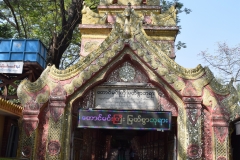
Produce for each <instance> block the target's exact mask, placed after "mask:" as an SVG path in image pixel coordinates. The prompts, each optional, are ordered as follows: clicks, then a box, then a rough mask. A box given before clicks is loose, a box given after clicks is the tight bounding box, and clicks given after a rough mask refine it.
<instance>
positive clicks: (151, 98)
mask: <svg viewBox="0 0 240 160" xmlns="http://www.w3.org/2000/svg"><path fill="white" fill-rule="evenodd" d="M95 95H96V97H95V106H96V108H98V109H129V110H157V106H158V105H157V92H156V90H154V89H139V88H131V89H129V88H128V89H123V88H102V87H99V88H97V89H96V91H95Z"/></svg>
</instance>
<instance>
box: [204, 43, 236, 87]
mask: <svg viewBox="0 0 240 160" xmlns="http://www.w3.org/2000/svg"><path fill="white" fill-rule="evenodd" d="M199 55H200V56H201V57H202V59H203V60H204V62H206V63H207V65H208V66H210V68H213V69H214V70H216V71H217V72H218V73H219V76H220V77H219V78H221V79H222V80H223V82H224V83H226V82H230V80H231V79H232V78H233V80H234V82H239V81H240V44H239V45H237V46H235V47H230V46H229V45H228V44H227V43H220V42H219V43H217V49H216V50H215V52H214V53H209V52H208V51H202V52H201V53H200V54H199Z"/></svg>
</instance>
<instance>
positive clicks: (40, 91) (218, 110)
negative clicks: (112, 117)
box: [18, 6, 239, 160]
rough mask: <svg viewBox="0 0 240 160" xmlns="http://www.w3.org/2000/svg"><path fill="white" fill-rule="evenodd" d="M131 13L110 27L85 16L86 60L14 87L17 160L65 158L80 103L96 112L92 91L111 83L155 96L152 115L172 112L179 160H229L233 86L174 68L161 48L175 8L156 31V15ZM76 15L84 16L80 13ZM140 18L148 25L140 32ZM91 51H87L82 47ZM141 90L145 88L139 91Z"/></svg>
mask: <svg viewBox="0 0 240 160" xmlns="http://www.w3.org/2000/svg"><path fill="white" fill-rule="evenodd" d="M102 7H103V6H102ZM134 7H135V8H136V10H137V9H138V10H137V11H135V10H134V9H133V8H131V6H128V7H127V6H124V8H125V10H123V13H122V14H117V16H119V17H115V21H114V19H111V16H113V15H114V14H113V15H109V22H110V20H112V21H111V23H114V24H113V26H109V25H107V24H102V22H104V21H100V20H102V19H101V14H99V15H98V16H95V15H94V14H88V15H89V16H93V17H92V18H96V19H94V21H93V24H94V25H93V24H83V25H82V26H80V29H81V31H82V34H83V35H82V37H83V39H82V42H83V43H82V45H83V46H82V48H84V47H85V48H84V51H82V52H81V53H86V55H85V56H86V57H82V58H81V60H80V61H79V62H78V63H76V64H75V65H73V66H71V67H69V68H67V69H66V70H58V69H56V68H55V67H54V66H48V67H47V68H46V69H45V71H44V72H43V73H42V75H41V76H40V78H39V79H38V80H37V81H36V82H34V83H31V82H29V81H27V80H24V81H23V82H22V83H21V84H20V86H19V88H18V97H19V99H20V100H21V103H22V105H23V106H24V110H23V121H22V122H23V128H22V133H21V138H20V139H21V141H20V143H19V144H20V145H19V157H29V158H31V159H69V157H70V155H71V146H72V143H71V142H72V137H74V136H73V135H72V134H73V132H72V131H73V128H74V127H73V126H74V125H76V124H75V122H74V121H73V116H74V114H72V113H75V116H76V111H77V109H78V107H79V102H80V103H82V104H81V106H82V107H86V108H88V107H89V106H91V107H92V108H94V107H96V106H95V104H94V103H93V99H94V92H93V89H94V88H95V87H97V86H101V85H104V83H108V85H109V83H110V86H111V85H112V86H114V83H115V82H117V83H118V85H119V86H120V87H125V86H126V85H127V86H131V87H134V86H135V87H136V86H138V87H139V86H140V87H150V88H151V87H152V88H155V89H156V92H157V94H158V103H157V105H156V106H153V108H154V107H155V109H156V110H165V111H172V114H173V115H174V116H177V158H178V159H179V160H181V159H182V160H185V159H204V158H205V159H216V160H220V159H229V149H228V145H229V136H228V125H229V121H233V120H234V119H235V118H237V117H239V106H238V105H237V101H238V98H237V93H236V90H235V89H234V87H233V86H232V83H229V85H226V86H222V85H220V84H218V83H217V81H216V80H215V78H214V76H213V74H212V73H211V71H210V70H209V69H208V68H207V67H206V68H203V67H202V66H201V65H199V66H197V67H196V68H194V69H185V68H183V67H181V66H179V65H178V64H176V63H175V62H174V60H173V59H174V55H173V53H172V51H173V49H170V50H164V49H163V48H164V47H163V46H164V45H166V43H167V44H172V42H174V39H175V36H176V33H177V31H178V28H177V27H176V24H175V26H174V25H173V22H174V17H175V16H176V15H175V12H174V11H175V8H174V7H171V8H170V11H172V12H171V13H174V16H173V17H172V20H171V21H169V19H168V20H164V21H162V23H161V24H158V23H155V22H156V19H155V20H154V18H156V15H152V17H151V16H150V13H149V15H144V14H143V13H145V12H143V11H142V10H141V8H138V7H137V6H134ZM146 7H147V6H146ZM107 8H108V9H109V8H110V9H111V6H110V7H109V6H108V7H107ZM100 9H101V6H100ZM102 9H103V10H104V9H106V8H104V7H103V8H102ZM113 9H114V7H113ZM145 9H146V8H145ZM148 9H150V10H151V9H156V8H154V7H153V8H151V6H150V8H148ZM143 10H144V8H143ZM83 11H87V12H91V11H90V10H89V9H87V8H84V10H83ZM170 11H169V12H170ZM115 16H116V15H115ZM144 16H146V17H144ZM157 16H159V17H161V15H157ZM86 17H87V16H86ZM88 18H89V17H88ZM90 18H91V17H90ZM144 18H145V20H146V22H147V23H152V25H153V26H152V27H151V26H147V25H146V26H144V24H143V19H144ZM151 18H152V19H151ZM160 19H161V18H160ZM124 20H125V21H124ZM147 20H149V21H147ZM150 20H151V21H150ZM83 22H85V21H83ZM100 22H101V23H100ZM91 23H92V21H91ZM94 28H95V29H96V30H95V31H96V32H94V33H93V32H91V30H92V29H94ZM153 31H154V33H153ZM89 33H91V34H89ZM163 33H164V34H163ZM103 34H104V35H103ZM94 35H95V36H94ZM104 36H105V37H106V38H103V37H104ZM96 37H97V38H96ZM99 37H100V38H99ZM101 38H102V39H101ZM157 38H159V39H157ZM96 39H97V40H96ZM166 41H167V42H166ZM87 42H89V43H87ZM90 42H95V43H94V44H95V45H93V44H91V43H90ZM97 42H99V43H97ZM90 44H91V45H90ZM85 45H86V46H85ZM92 45H93V46H94V48H92V50H90V49H91V47H90V49H89V48H88V47H87V46H92ZM95 48H96V49H95ZM87 51H89V52H90V54H87ZM169 52H171V54H169ZM124 66H125V67H124ZM126 66H128V67H126ZM124 68H125V69H124ZM121 70H122V71H121ZM133 70H134V72H135V73H133ZM120 71H121V72H122V73H121V74H119V73H120ZM141 83H146V85H144V86H141V85H138V84H141ZM80 99H81V100H80ZM84 99H85V101H84ZM83 102H84V103H83ZM76 104H77V105H76ZM142 109H143V108H142ZM146 110H147V109H146ZM75 119H76V118H75ZM213 148H215V149H213Z"/></svg>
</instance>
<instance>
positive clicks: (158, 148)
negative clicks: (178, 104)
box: [71, 117, 177, 160]
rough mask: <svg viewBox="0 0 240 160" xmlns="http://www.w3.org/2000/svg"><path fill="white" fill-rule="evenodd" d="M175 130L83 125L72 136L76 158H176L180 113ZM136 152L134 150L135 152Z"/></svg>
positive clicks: (82, 159)
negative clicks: (109, 127)
mask: <svg viewBox="0 0 240 160" xmlns="http://www.w3.org/2000/svg"><path fill="white" fill-rule="evenodd" d="M172 121H173V123H172V129H171V131H164V132H162V131H156V130H121V129H83V128H76V129H75V131H74V133H73V135H72V136H73V137H72V144H73V145H72V156H71V157H72V159H73V160H86V159H89V160H130V158H131V155H134V160H174V159H176V153H175V151H176V134H177V131H176V117H173V118H172ZM132 153H133V154H132Z"/></svg>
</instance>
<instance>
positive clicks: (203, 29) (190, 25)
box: [175, 0, 240, 74]
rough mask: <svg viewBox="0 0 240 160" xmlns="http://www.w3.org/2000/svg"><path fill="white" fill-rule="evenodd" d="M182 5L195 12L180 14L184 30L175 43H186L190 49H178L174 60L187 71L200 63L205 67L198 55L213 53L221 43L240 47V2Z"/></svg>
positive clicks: (199, 0) (206, 0)
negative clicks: (206, 51) (205, 52)
mask: <svg viewBox="0 0 240 160" xmlns="http://www.w3.org/2000/svg"><path fill="white" fill-rule="evenodd" d="M180 2H182V3H183V4H184V7H186V8H189V9H191V10H192V12H191V13H190V14H185V13H180V14H179V17H180V19H181V22H180V25H181V27H182V29H181V33H180V34H179V35H178V36H177V38H176V41H175V43H176V44H177V42H178V41H181V42H184V43H186V45H187V48H183V49H181V50H176V59H175V61H176V62H177V63H178V64H180V65H181V66H183V67H185V68H195V67H196V66H197V65H198V64H201V65H202V66H206V65H207V64H206V63H204V62H203V60H201V57H200V56H198V54H199V53H200V52H201V51H205V50H208V53H214V51H215V50H216V49H217V43H218V42H226V43H227V44H228V45H229V46H230V47H235V46H236V45H237V44H240V0H180ZM210 69H211V68H210ZM211 70H212V71H213V69H211ZM213 72H214V71H213ZM214 74H215V73H214Z"/></svg>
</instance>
